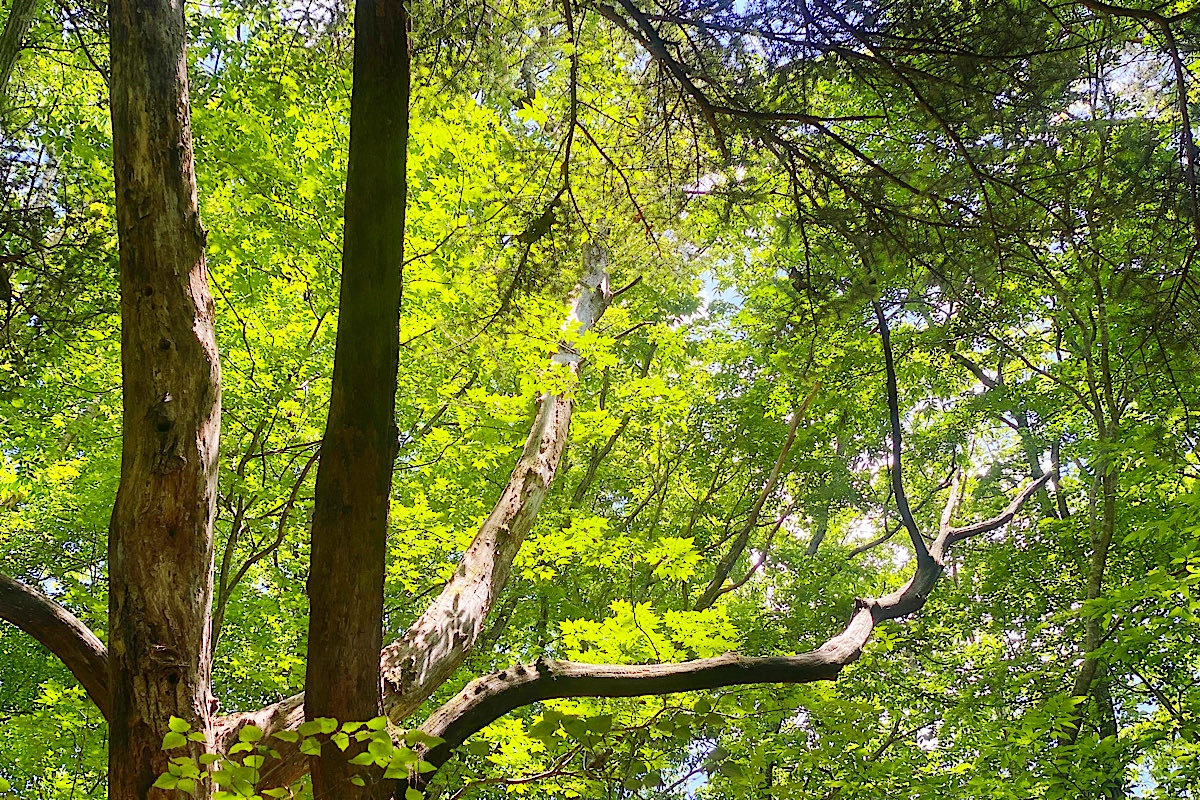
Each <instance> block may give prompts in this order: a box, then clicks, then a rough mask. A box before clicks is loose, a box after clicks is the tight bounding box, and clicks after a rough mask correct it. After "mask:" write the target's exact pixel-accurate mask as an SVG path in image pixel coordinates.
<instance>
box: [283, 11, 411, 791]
mask: <svg viewBox="0 0 1200 800" xmlns="http://www.w3.org/2000/svg"><path fill="white" fill-rule="evenodd" d="M408 98H409V66H408V18H407V14H406V12H405V10H404V5H403V3H401V2H400V0H359V2H358V3H357V5H356V8H355V15H354V89H353V94H352V97H351V111H350V156H349V168H348V173H347V177H346V201H345V234H344V236H345V238H344V244H343V249H342V285H341V296H340V311H339V318H338V335H337V348H336V352H335V356H334V370H333V394H332V397H331V399H330V404H329V420H328V424H327V426H326V429H325V437H324V439H323V441H322V445H321V462H320V465H319V466H318V467H317V484H316V499H315V506H314V512H313V527H312V555H311V559H312V569H311V572H310V577H309V582H308V596H309V603H310V608H311V617H310V619H309V634H308V671H307V673H306V676H305V691H306V700H305V710H306V713H307V715H308V717H309V718H310V719H312V718H315V717H334V718H335V719H338V720H341V721H351V720H366V719H370V718H372V717H375V716H377V715H378V714H379V713H380V677H379V651H380V649H381V648H382V646H383V575H384V565H385V562H386V557H387V527H388V505H389V500H390V495H391V487H392V465H393V462H394V460H395V457H396V449H397V436H398V431H397V429H396V419H395V417H396V414H395V411H396V410H395V405H396V372H397V368H398V363H399V357H400V328H399V320H400V296H401V267H402V264H403V261H404V204H405V198H406V195H407V180H406V175H405V151H406V147H407V143H408ZM351 755H353V749H351V750H349V751H347V752H345V753H343V752H342V751H340V750H338V749H336V748H335V747H326V748H325V752H324V753H323V754H322V756H321V757H319V758H314V759H313V789H314V793H315V794H316V796H318V797H339V798H352V797H360V796H366V795H367V793H369V792H372V791H377V789H375V788H370V789H361V788H359V787H356V786H354V785H352V784H351V783H350V782H349V779H350V777H351V776H352V775H353V774H356V773H358V772H361V769H360V768H358V767H354V766H352V765H350V764H348V763H347V761H348V757H349V756H351Z"/></svg>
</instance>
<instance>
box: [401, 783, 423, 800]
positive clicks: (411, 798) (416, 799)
mask: <svg viewBox="0 0 1200 800" xmlns="http://www.w3.org/2000/svg"><path fill="white" fill-rule="evenodd" d="M424 796H425V793H424V792H419V791H417V790H416V789H414V788H412V787H411V786H409V787H408V788H407V789H405V790H404V800H421V798H423V797H424Z"/></svg>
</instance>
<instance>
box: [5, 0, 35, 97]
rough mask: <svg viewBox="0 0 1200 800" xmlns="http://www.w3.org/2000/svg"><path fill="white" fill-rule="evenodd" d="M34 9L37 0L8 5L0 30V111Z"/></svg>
mask: <svg viewBox="0 0 1200 800" xmlns="http://www.w3.org/2000/svg"><path fill="white" fill-rule="evenodd" d="M36 11H37V0H12V2H11V3H10V4H9V6H8V19H6V20H5V21H4V31H3V32H0V113H2V112H3V110H4V104H5V100H6V99H7V97H8V80H9V78H11V77H12V71H13V66H15V65H16V63H17V56H19V55H20V54H21V48H22V47H24V45H25V35H26V34H27V33H29V26H30V25H31V24H32V23H33V15H34V13H35V12H36Z"/></svg>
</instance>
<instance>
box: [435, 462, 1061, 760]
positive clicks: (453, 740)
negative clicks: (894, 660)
mask: <svg viewBox="0 0 1200 800" xmlns="http://www.w3.org/2000/svg"><path fill="white" fill-rule="evenodd" d="M1047 480H1049V475H1043V476H1042V477H1041V478H1039V479H1037V480H1035V481H1033V482H1032V483H1030V484H1029V485H1028V486H1026V487H1025V488H1024V489H1022V490H1021V491H1020V492H1019V493H1018V494H1017V496H1016V497H1015V498H1013V500H1012V502H1011V503H1010V504H1009V506H1008V507H1007V508H1006V509H1005V510H1004V511H1003V512H1001V513H1000V514H999V515H997V516H995V517H993V518H991V519H988V520H985V521H983V522H978V523H975V524H973V525H969V526H966V527H963V528H950V527H946V528H943V529H942V531H941V532H940V533H939V535H938V537H937V538H936V539H935V540H934V541H933V543H932V545H931V546H930V547H929V553H928V557H927V558H926V559H924V560H918V561H917V570H916V572H915V574H914V575H913V576H912V578H910V579H909V580H908V582H907V583H905V584H904V586H903V587H901V588H900V589H898V590H896V591H895V592H892V593H891V594H888V595H884V596H883V597H877V598H874V599H871V600H859V601H858V602H857V603H856V604H855V608H854V613H853V614H852V615H851V617H850V621H849V623H848V624H847V625H846V627H845V628H843V629H842V631H841V632H840V633H838V634H837V635H836V636H833V637H832V638H830V639H829V640H827V641H826V642H825V643H824V644H822V645H821V646H820V647H818V648H816V649H815V650H811V651H809V652H807V653H800V654H798V655H794V656H777V657H768V658H747V657H745V656H740V655H737V654H735V653H726V654H725V655H723V656H718V657H716V658H705V659H699V660H696V661H685V662H683V663H679V664H642V665H612V664H581V663H576V662H571V661H552V660H538V661H535V662H533V663H531V664H522V665H518V666H515V667H510V668H509V669H505V670H501V671H500V672H496V673H493V674H491V675H486V676H484V677H481V678H477V679H476V680H474V681H472V682H471V683H469V684H467V686H466V687H465V688H464V689H463V690H462V691H461V692H459V693H458V695H457V696H455V697H454V698H453V699H451V700H450V701H449V702H447V703H446V704H445V705H443V706H442V707H441V708H440V709H438V710H437V712H435V713H434V714H433V715H432V716H431V717H430V718H429V719H428V720H427V721H426V722H425V724H424V725H423V726H422V730H423V731H425V732H426V733H428V734H430V735H432V736H437V737H440V738H442V739H443V740H445V741H444V742H443V743H442V744H440V745H438V746H436V747H435V748H433V749H431V750H430V751H429V752H428V753H427V754H426V755H425V759H426V760H428V761H429V762H430V763H431V764H433V765H435V766H441V765H442V764H444V763H446V761H448V760H449V759H450V757H451V756H452V755H453V754H454V750H455V749H456V748H457V747H458V746H459V745H461V744H462V743H463V742H464V741H466V740H467V738H468V737H470V736H471V735H472V734H474V733H476V732H477V731H479V730H481V729H482V728H483V727H485V726H486V725H488V724H490V723H492V722H494V721H495V720H497V719H499V718H500V717H502V716H504V715H505V714H507V713H509V712H510V711H513V710H515V709H517V708H520V707H522V706H526V705H529V704H531V703H535V702H538V701H540V700H550V699H554V698H564V697H641V696H649V695H663V694H673V693H676V692H688V691H697V690H705V689H717V688H721V687H724V686H739V685H745V684H754V683H812V682H814V681H822V680H833V679H835V678H836V677H837V676H838V674H839V673H840V672H841V671H842V669H843V668H844V667H845V666H846V665H848V664H850V663H852V662H854V661H855V660H857V659H858V657H859V655H861V653H862V650H863V647H864V646H865V645H866V643H867V641H868V640H869V639H870V636H871V631H872V630H873V629H874V628H875V626H876V625H878V624H879V623H880V622H883V621H884V620H889V619H897V618H899V617H903V616H906V615H908V614H912V613H914V612H916V611H918V610H920V609H921V608H922V607H923V606H924V605H925V602H926V600H928V598H929V595H930V592H931V591H932V589H933V587H934V585H935V584H936V583H937V581H938V578H939V577H941V573H942V569H943V566H944V564H945V559H946V556H947V554H948V550H949V548H950V546H951V545H953V544H954V543H956V542H960V541H962V540H964V539H968V538H971V537H973V536H978V535H980V534H983V533H987V532H990V531H994V530H997V529H998V528H1000V527H1002V526H1004V525H1005V524H1007V523H1008V522H1011V521H1012V519H1013V518H1014V517H1015V516H1016V514H1017V513H1018V512H1019V511H1020V509H1021V508H1022V506H1024V505H1025V503H1026V502H1028V500H1029V498H1030V497H1032V496H1033V495H1034V493H1035V492H1037V490H1038V489H1039V488H1041V486H1042V485H1043V484H1045V482H1046V481H1047Z"/></svg>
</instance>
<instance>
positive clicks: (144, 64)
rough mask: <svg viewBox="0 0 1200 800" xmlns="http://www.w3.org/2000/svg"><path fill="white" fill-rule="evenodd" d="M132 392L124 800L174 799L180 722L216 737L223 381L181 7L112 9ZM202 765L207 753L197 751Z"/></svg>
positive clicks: (124, 548) (122, 561) (113, 630)
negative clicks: (169, 781) (167, 776)
mask: <svg viewBox="0 0 1200 800" xmlns="http://www.w3.org/2000/svg"><path fill="white" fill-rule="evenodd" d="M109 14H110V19H109V24H110V28H111V36H112V119H113V157H114V175H115V181H116V198H117V233H118V240H119V244H120V263H121V369H122V375H123V380H124V419H123V427H122V436H123V439H122V441H123V444H122V452H121V484H120V489H119V490H118V492H117V501H116V506H115V508H114V509H113V515H112V522H111V529H110V532H109V547H108V569H109V612H108V613H109V634H108V638H109V682H110V686H111V689H112V719H111V721H110V727H109V760H108V763H109V797H110V798H112V800H126V798H139V799H140V798H145V797H162V798H166V797H168V796H170V795H172V794H173V793H168V792H163V791H160V790H153V789H151V784H152V783H153V782H154V780H155V778H156V776H157V775H159V774H160V773H162V772H165V771H166V766H167V758H168V755H178V753H171V754H168V753H165V752H163V750H162V739H163V735H164V734H165V733H166V732H167V730H168V727H167V721H168V719H169V718H170V717H172V716H177V717H182V718H183V719H185V720H187V721H188V722H189V723H190V724H191V726H192V727H193V729H198V730H206V729H207V728H208V724H209V721H210V718H211V713H212V708H211V704H210V701H211V693H210V685H209V668H210V662H209V657H208V638H209V607H210V604H211V601H212V553H213V536H212V532H213V515H214V508H215V500H216V482H217V455H218V438H219V431H220V408H221V389H220V367H219V363H218V353H217V345H216V339H215V335H214V332H213V303H212V296H211V295H210V294H209V291H208V276H207V272H206V270H205V266H204V230H203V228H202V227H201V225H200V217H199V213H198V211H197V200H196V180H195V174H194V171H193V165H192V138H191V128H190V112H189V108H188V81H187V58H186V53H185V32H186V31H185V25H184V15H183V4H182V2H181V1H180V0H138V2H134V0H113V2H111V3H110V5H109ZM190 747H191V748H192V754H193V755H196V754H198V753H199V752H200V751H202V749H203V746H202V745H196V744H192V745H190Z"/></svg>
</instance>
